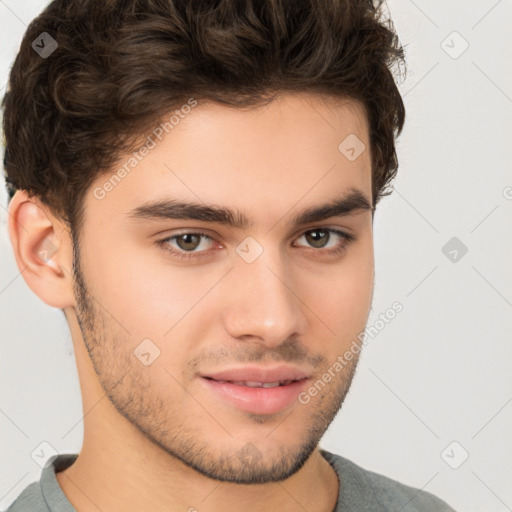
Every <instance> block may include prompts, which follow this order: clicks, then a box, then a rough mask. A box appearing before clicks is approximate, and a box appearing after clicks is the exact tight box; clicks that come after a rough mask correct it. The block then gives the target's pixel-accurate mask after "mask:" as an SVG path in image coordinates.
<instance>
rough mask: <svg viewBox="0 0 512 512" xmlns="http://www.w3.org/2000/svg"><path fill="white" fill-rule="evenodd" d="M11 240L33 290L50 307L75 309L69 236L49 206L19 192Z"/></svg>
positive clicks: (11, 221)
mask: <svg viewBox="0 0 512 512" xmlns="http://www.w3.org/2000/svg"><path fill="white" fill-rule="evenodd" d="M9 237H10V240H11V244H12V247H13V251H14V256H15V259H16V263H17V265H18V268H19V270H20V272H21V275H22V276H23V278H24V280H25V282H26V283H27V285H28V286H29V287H30V289H31V290H32V291H33V292H34V293H35V294H36V295H37V296H38V297H39V298H40V299H41V300H43V301H44V302H45V303H46V304H48V305H50V306H53V307H58V308H61V309H62V308H65V307H69V306H73V305H74V295H73V292H72V290H73V279H72V273H71V263H72V246H71V245H70V240H69V238H70V237H69V234H68V232H67V230H65V229H62V222H61V221H59V220H58V219H57V218H56V217H55V216H53V215H52V214H51V212H50V210H49V208H48V207H47V206H46V205H44V204H43V203H42V202H41V201H40V200H39V199H38V198H36V197H30V196H29V195H28V193H27V192H26V191H24V190H18V191H17V192H16V194H15V195H14V197H13V198H12V199H11V202H10V204H9Z"/></svg>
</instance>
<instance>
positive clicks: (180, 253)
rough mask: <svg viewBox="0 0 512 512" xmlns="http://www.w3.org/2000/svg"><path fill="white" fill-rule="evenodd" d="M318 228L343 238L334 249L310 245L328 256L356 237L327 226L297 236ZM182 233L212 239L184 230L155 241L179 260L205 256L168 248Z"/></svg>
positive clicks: (208, 236)
mask: <svg viewBox="0 0 512 512" xmlns="http://www.w3.org/2000/svg"><path fill="white" fill-rule="evenodd" d="M320 230H321V231H327V232H328V233H329V235H331V234H335V235H338V236H340V237H341V239H342V240H343V241H342V242H341V244H340V245H339V246H338V247H336V248H334V249H315V248H314V247H310V250H312V251H314V252H316V253H321V255H322V256H324V255H325V254H327V255H328V256H337V255H338V254H340V253H342V252H343V251H344V250H345V249H346V248H347V246H348V245H349V244H350V243H351V242H353V241H354V240H355V239H356V237H355V236H354V235H351V234H349V233H345V232H344V231H340V230H339V229H334V228H327V227H316V228H311V229H308V230H306V231H304V232H303V233H302V234H301V235H300V236H299V238H300V237H301V236H303V235H305V234H306V233H310V232H312V231H320ZM184 235H200V236H204V237H206V238H209V239H210V240H214V239H213V238H212V237H211V236H210V235H207V234H206V233H204V232H202V231H186V232H183V233H179V234H177V235H173V236H169V237H167V238H164V239H163V240H159V241H157V242H156V244H157V245H158V246H159V247H160V248H161V249H162V250H164V251H166V252H168V253H171V254H172V255H173V256H174V257H175V258H177V259H179V260H192V259H194V258H201V257H205V253H206V252H208V251H192V252H187V251H183V250H180V251H178V250H176V249H171V248H170V246H169V245H168V242H169V241H171V240H174V239H176V238H179V237H180V236H184ZM329 241H330V240H329Z"/></svg>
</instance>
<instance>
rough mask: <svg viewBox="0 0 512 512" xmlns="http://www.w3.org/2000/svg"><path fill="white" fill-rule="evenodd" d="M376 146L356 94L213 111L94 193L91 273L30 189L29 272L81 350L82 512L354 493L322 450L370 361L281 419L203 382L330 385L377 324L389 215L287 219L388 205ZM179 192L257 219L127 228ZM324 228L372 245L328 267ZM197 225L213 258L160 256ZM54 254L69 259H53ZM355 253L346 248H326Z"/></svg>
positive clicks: (77, 468)
mask: <svg viewBox="0 0 512 512" xmlns="http://www.w3.org/2000/svg"><path fill="white" fill-rule="evenodd" d="M350 134H355V135H356V136H357V137H358V138H359V139H360V140H361V141H363V143H364V144H365V146H366V148H367V149H366V150H365V151H363V153H362V154H361V155H360V156H359V157H358V158H357V159H356V160H354V161H350V160H349V159H347V158H346V157H345V156H344V155H343V154H342V153H341V152H340V151H339V150H338V145H339V144H340V142H342V141H343V140H344V139H345V138H346V137H347V136H348V135H350ZM369 148H370V144H369V138H368V127H367V122H366V118H365V114H364V110H363V108H362V106H361V105H360V104H359V103H357V102H355V101H352V100H350V101H347V100H345V101H342V100H340V99H337V100H334V99H332V98H327V97H323V96H318V95H312V94H301V95H299V94H289V93H287V94H283V95H281V96H280V97H279V98H278V99H276V100H275V101H273V102H272V103H270V104H269V105H266V106H264V107H259V108H258V109H252V110H241V109H234V108H229V107H226V106H223V105H218V104H214V103H206V102H203V103H201V102H200V103H199V104H198V106H197V107H195V108H194V109H193V111H192V112H191V113H190V114H189V115H188V116H186V117H185V118H184V119H181V120H180V122H179V124H178V125H177V126H175V127H174V129H173V130H172V131H171V132H170V133H169V134H168V135H166V136H165V138H164V139H163V140H162V141H158V143H157V145H156V147H155V148H153V149H152V150H151V151H149V153H148V154H147V156H145V158H144V159H143V160H142V161H141V162H140V163H138V165H137V167H136V168H134V169H133V170H132V171H131V172H130V173H129V174H128V175H127V176H126V177H125V178H124V179H123V180H122V181H121V182H120V183H118V184H117V185H116V186H115V187H113V188H112V190H110V191H109V192H108V193H107V194H106V195H105V197H104V198H102V199H98V198H96V197H95V196H94V195H93V190H94V189H95V187H97V186H100V187H101V186H102V185H103V184H104V183H105V181H106V180H107V179H108V178H109V177H110V176H111V175H110V174H107V175H104V176H101V177H100V178H98V179H97V180H96V181H95V183H94V184H93V185H92V187H91V189H90V190H89V192H88V194H87V196H86V199H85V222H84V225H83V229H82V231H81V233H80V250H79V251H78V252H76V253H75V258H74V259H73V240H72V237H71V235H70V233H69V231H68V230H67V229H66V227H65V225H64V224H63V223H62V222H61V221H60V219H59V218H57V217H55V216H54V215H53V214H52V212H51V211H50V210H49V209H48V208H47V207H46V206H45V205H43V204H42V203H41V202H40V201H39V200H38V199H37V198H34V197H32V198H30V197H29V196H28V195H27V194H26V193H25V192H24V191H19V192H17V194H16V195H15V197H14V198H13V199H12V201H11V204H10V214H11V216H10V225H9V229H10V236H11V241H12V244H13V248H14V252H15V256H16V259H17V263H18V266H19V268H20V269H21V268H25V270H24V271H23V276H24V278H25V280H26V282H27V283H28V285H29V286H30V288H31V289H32V290H33V291H34V292H35V293H36V294H37V295H38V296H39V297H40V298H41V299H42V300H43V301H45V302H46V303H47V304H49V305H51V306H53V307H58V308H62V309H64V311H65V313H66V317H67V319H68V322H69V325H70V330H71V335H72V339H73V344H74V347H75V354H76V361H77V368H78V374H79V378H80V385H81V390H82V399H83V410H84V420H83V421H84V442H83V447H82V450H81V452H80V455H79V457H78V459H77V461H76V462H75V463H74V464H73V465H72V466H71V467H70V468H68V469H67V470H65V471H63V472H61V473H58V474H57V480H58V482H59V484H60V485H61V487H62V488H63V490H64V492H65V494H66V495H67V496H68V498H69V499H70V501H71V503H72V504H73V505H74V506H75V508H76V509H77V510H78V511H80V512H82V511H84V512H85V511H96V510H102V511H104V512H109V511H114V510H124V511H126V512H130V511H135V510H137V511H138V510H155V511H159V510H166V511H169V510H170V511H174V510H190V509H192V508H194V507H195V508H196V509H197V510H198V511H203V510H204V511H217V510H219V511H220V510H247V511H256V510H258V511H259V510H261V511H263V510H281V511H288V510H290V511H291V510H297V509H300V508H301V507H304V508H305V509H306V510H308V511H326V512H330V511H331V510H332V509H333V508H334V506H335V503H336V499H337V495H338V484H339V483H338V479H337V476H336V474H335V472H334V470H333V469H332V468H331V466H330V465H329V464H328V463H327V461H325V459H323V457H322V456H321V455H320V453H319V451H318V442H319V441H320V438H321V437H322V435H323V434H324V432H325V430H326V429H327V427H328V426H329V424H330V423H331V421H332V420H333V418H334V417H335V415H336V413H337V412H338V410H339V409H340V407H341V404H342V402H343V399H344V397H345V395H346V393H347V391H348V389H349V386H350V383H351V380H352V377H353V374H354V371H355V367H356V364H357V355H355V356H354V358H353V359H352V360H351V361H350V362H349V363H348V364H347V366H345V367H344V369H343V370H342V371H339V372H335V377H334V378H332V380H331V381H330V382H329V383H328V384H327V385H326V386H325V388H324V389H322V391H321V392H319V393H318V394H317V395H316V396H313V397H311V400H310V401H309V403H307V404H302V403H300V402H299V401H294V402H293V403H292V404H291V405H290V406H287V407H286V408H284V409H282V410H281V411H279V412H277V413H275V414H253V413H250V412H246V411H243V410H240V409H239V408H237V407H235V406H233V405H232V404H230V403H228V402H226V401H225V400H224V399H223V398H221V397H219V396H218V395H216V394H215V393H213V392H212V391H211V390H209V389H208V388H207V387H205V386H204V382H202V379H201V378H200V377H199V373H205V372H211V371H218V370H221V369H224V368H228V367H232V366H236V365H242V364H246V363H247V364H249V363H250V364H255V365H261V366H264V365H269V364H276V363H278V362H279V363H286V364H291V365H294V366H297V367H300V368H302V369H304V370H306V371H307V372H308V373H309V374H310V383H314V382H315V381H317V380H318V379H319V378H320V377H321V376H322V374H323V373H324V372H326V371H327V370H328V369H329V368H330V367H332V365H333V364H334V362H335V361H336V360H337V357H338V356H339V355H340V354H343V353H344V352H345V351H346V350H347V349H348V348H349V347H350V345H351V343H352V342H353V340H354V339H356V338H357V336H358V335H359V334H360V333H361V332H362V331H363V330H364V328H365V326H366V322H367V319H368V314H369V311H370V307H371V300H372V293H373V281H374V255H373V217H372V212H371V211H369V210H358V211H355V212H353V213H352V214H350V215H347V216H343V217H333V218H330V219H327V220H324V221H321V222H317V223H310V224H308V225H303V226H300V227H299V228H297V227H295V228H292V227H291V224H290V219H291V218H292V217H293V216H295V215H296V214H298V213H299V212H301V211H303V210H305V209H307V208H310V207H312V206H317V205H320V204H324V203H328V202H330V201H331V200H333V199H335V198H338V197H339V196H340V195H341V194H343V193H345V192H347V191H349V190H350V189H357V190H359V191H361V192H362V193H363V194H364V195H366V197H367V198H368V199H369V200H371V163H370V162H371V160H370V152H369ZM129 157H130V155H123V157H122V158H120V159H119V166H117V167H116V168H115V169H118V168H119V167H121V166H122V165H123V164H124V163H125V162H126V160H127V159H128V158H129ZM166 198H174V199H179V200H181V201H195V202H202V203H205V204H208V205H215V206H222V207H227V208H231V209H233V210H235V211H236V210H238V211H240V212H242V213H244V214H245V215H246V216H247V217H249V219H250V220H251V221H252V223H253V224H252V226H251V227H250V228H248V229H243V230H242V229H235V228H232V227H227V226H224V225H221V224H219V223H209V222H205V221H195V220H169V219H159V220H154V219H132V218H130V217H129V212H130V211H131V210H133V209H134V208H136V207H137V206H140V205H141V204H143V203H144V202H146V201H148V200H154V199H166ZM322 227H331V228H334V229H339V230H341V231H345V232H348V233H350V234H352V235H353V236H354V237H355V240H353V241H352V242H350V243H348V244H347V245H346V246H345V248H344V249H343V250H342V251H341V252H340V253H339V254H337V255H328V254H327V250H326V249H324V248H322V246H321V245H320V244H319V243H318V242H317V245H316V246H315V245H314V240H313V239H311V237H307V236H305V233H310V232H311V230H313V228H322ZM198 230H200V231H201V232H203V233H206V234H207V235H208V237H210V239H208V238H203V239H202V241H201V242H200V244H199V242H197V243H196V245H198V248H196V249H195V251H196V254H198V253H199V252H200V251H203V252H202V254H203V256H201V257H197V258H194V259H192V260H180V259H179V258H177V257H176V256H173V255H172V254H171V253H170V252H169V251H168V250H166V249H165V246H159V245H158V244H157V242H158V241H161V240H164V239H166V238H168V237H170V236H173V235H177V234H183V232H184V231H186V232H188V233H194V232H197V231H198ZM308 230H310V231H308ZM248 236H251V237H252V238H253V239H254V240H255V241H256V242H257V243H258V244H259V246H261V247H262V248H263V252H262V254H261V255H260V256H259V257H258V258H257V259H256V260H255V261H253V262H252V263H247V262H246V261H244V259H243V258H242V257H240V255H239V254H238V253H237V252H236V249H237V247H239V246H240V244H241V243H242V242H243V241H244V240H245V239H246V237H248ZM48 240H50V242H51V247H52V248H53V251H52V252H51V254H52V257H51V260H50V261H42V260H41V258H40V257H38V254H39V252H40V250H41V247H47V246H48ZM343 243H344V241H343V239H341V238H340V237H338V236H337V235H335V234H331V235H330V238H329V241H328V242H326V243H325V245H326V246H328V249H329V248H334V247H336V246H340V245H342V244H343ZM45 244H46V245H45ZM192 245H193V244H191V243H190V247H191V246H192ZM169 246H171V248H172V249H174V250H175V251H177V252H178V251H180V247H182V248H183V247H187V245H186V244H184V243H183V241H182V243H181V246H180V245H179V244H178V243H177V240H176V239H174V242H171V241H170V240H169V241H168V243H167V247H169ZM181 252H186V251H184V250H183V249H182V250H181ZM73 263H74V266H73ZM73 277H74V278H73ZM145 339H149V340H151V342H152V343H153V344H154V345H155V346H156V347H158V350H159V351H160V352H159V356H158V357H157V358H156V359H155V360H154V361H153V362H152V363H151V364H149V365H147V366H145V365H144V364H142V363H141V361H140V360H139V359H138V358H137V357H136V356H135V355H134V350H136V349H137V347H138V346H139V345H140V343H141V342H142V340H145ZM248 450H249V453H250V454H251V455H252V456H250V457H245V456H244V454H245V455H247V451H248ZM341 485H342V483H341ZM298 504H300V506H299V505H298Z"/></svg>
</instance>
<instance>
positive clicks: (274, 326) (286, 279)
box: [224, 249, 307, 346]
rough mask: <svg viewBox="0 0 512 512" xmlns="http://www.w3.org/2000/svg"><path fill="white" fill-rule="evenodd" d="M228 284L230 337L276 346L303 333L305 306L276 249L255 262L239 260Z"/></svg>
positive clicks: (227, 321)
mask: <svg viewBox="0 0 512 512" xmlns="http://www.w3.org/2000/svg"><path fill="white" fill-rule="evenodd" d="M228 281H229V282H227V283H225V285H226V286H227V287H228V289H229V291H226V294H227V296H228V297H229V301H228V302H227V304H226V307H225V310H224V324H225V328H226V330H227V331H228V333H229V334H230V335H231V336H233V337H234V338H238V339H241V340H244V341H249V340H258V341H260V342H262V343H264V344H265V345H268V346H276V345H279V344H280V343H282V342H284V341H285V340H287V339H288V338H291V337H293V336H298V335H302V334H303V333H304V331H305V329H306V323H307V320H306V317H305V316H304V311H303V303H302V301H301V299H300V297H299V295H298V293H297V292H296V291H295V290H294V286H293V284H294V283H293V276H292V272H291V271H290V269H289V268H287V267H286V263H283V261H282V258H281V256H280V254H279V251H278V250H277V249H276V250H272V251H271V250H269V249H265V250H264V251H263V253H262V254H261V255H260V256H259V257H258V258H257V259H256V260H255V261H253V262H252V263H247V262H246V261H244V260H243V259H242V258H237V260H236V261H235V268H234V269H233V270H232V271H231V272H230V273H229V276H228Z"/></svg>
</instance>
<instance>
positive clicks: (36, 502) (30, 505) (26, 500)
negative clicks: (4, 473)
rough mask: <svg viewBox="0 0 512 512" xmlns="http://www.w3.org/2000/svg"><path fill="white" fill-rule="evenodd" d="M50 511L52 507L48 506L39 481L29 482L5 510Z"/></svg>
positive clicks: (14, 511) (20, 511) (10, 511)
mask: <svg viewBox="0 0 512 512" xmlns="http://www.w3.org/2000/svg"><path fill="white" fill-rule="evenodd" d="M27 510H30V511H31V512H32V511H33V512H48V511H49V510H50V509H49V508H48V507H47V506H46V501H45V499H44V496H43V492H42V490H41V485H40V483H39V482H32V483H31V484H29V485H28V486H27V487H25V489H23V491H21V494H20V495H19V496H18V497H17V498H16V499H15V500H14V502H13V503H11V505H10V506H9V507H8V508H7V510H5V512H27Z"/></svg>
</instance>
